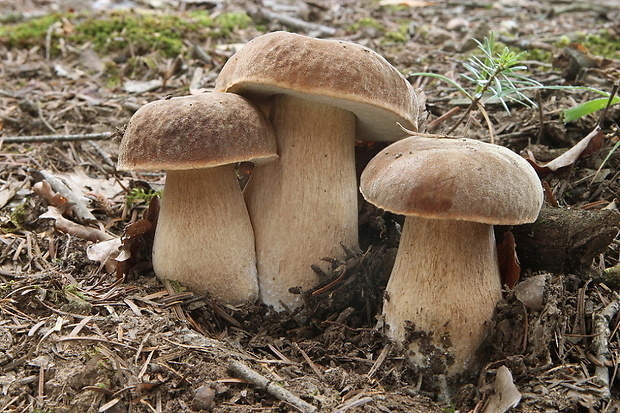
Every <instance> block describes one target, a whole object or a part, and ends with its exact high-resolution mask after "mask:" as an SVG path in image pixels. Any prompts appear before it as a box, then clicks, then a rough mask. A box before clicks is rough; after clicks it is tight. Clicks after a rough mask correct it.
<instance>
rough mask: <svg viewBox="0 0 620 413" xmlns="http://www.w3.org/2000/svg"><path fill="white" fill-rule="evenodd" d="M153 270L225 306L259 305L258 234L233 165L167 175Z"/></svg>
mask: <svg viewBox="0 0 620 413" xmlns="http://www.w3.org/2000/svg"><path fill="white" fill-rule="evenodd" d="M153 269H154V270H155V274H156V275H157V276H158V277H159V278H161V279H170V280H175V281H178V282H180V283H181V284H183V285H185V286H187V287H190V288H192V289H194V290H197V291H200V292H207V291H208V292H209V293H210V294H211V295H212V296H214V298H216V299H218V300H220V301H221V302H223V303H228V304H233V305H236V304H244V303H249V302H253V301H255V300H256V298H257V297H258V281H257V273H256V255H255V250H254V234H253V231H252V224H251V222H250V217H249V215H248V212H247V209H246V206H245V203H244V201H243V195H242V194H241V190H240V189H239V184H238V182H237V178H236V176H235V171H234V166H233V165H223V166H217V167H213V168H205V169H194V170H182V171H167V173H166V183H165V186H164V192H163V196H162V205H161V209H160V213H159V218H158V221H157V229H156V233H155V241H154V245H153Z"/></svg>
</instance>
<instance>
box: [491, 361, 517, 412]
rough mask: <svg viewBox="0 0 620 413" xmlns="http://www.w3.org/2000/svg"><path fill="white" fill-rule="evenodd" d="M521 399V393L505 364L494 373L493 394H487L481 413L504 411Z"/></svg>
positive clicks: (515, 405) (514, 405)
mask: <svg viewBox="0 0 620 413" xmlns="http://www.w3.org/2000/svg"><path fill="white" fill-rule="evenodd" d="M520 401H521V393H519V390H518V389H517V386H515V384H514V382H513V381H512V373H510V370H508V368H507V367H506V366H501V367H499V368H498V369H497V372H496V374H495V382H494V383H493V394H492V395H491V396H489V398H488V400H487V403H486V406H485V407H484V410H483V411H482V413H504V412H506V411H508V410H509V409H511V408H513V407H517V405H518V404H519V402H520Z"/></svg>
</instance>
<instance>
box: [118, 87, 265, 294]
mask: <svg viewBox="0 0 620 413" xmlns="http://www.w3.org/2000/svg"><path fill="white" fill-rule="evenodd" d="M276 157H277V155H276V142H275V137H274V134H273V129H272V128H271V126H270V124H269V122H268V121H267V120H266V119H265V117H264V115H263V114H262V112H261V111H260V110H259V109H258V108H257V107H256V106H254V105H253V104H252V103H250V102H249V101H247V100H246V99H245V98H243V97H240V96H238V95H235V94H232V93H205V94H201V95H196V96H185V97H178V98H172V99H166V100H159V101H155V102H151V103H149V104H147V105H144V106H143V107H141V108H140V109H139V110H138V111H137V112H136V113H135V114H134V115H133V116H132V118H131V119H130V121H129V124H128V126H127V129H126V131H125V134H124V136H123V139H122V141H121V146H120V154H119V158H118V169H119V170H125V171H135V170H165V171H166V182H165V185H164V191H163V194H162V205H161V209H160V215H159V218H158V223H157V229H156V232H155V239H154V243H153V244H154V245H153V268H154V270H155V274H156V275H157V276H158V277H159V278H160V279H170V280H176V281H178V282H180V283H181V284H183V285H186V286H188V287H190V288H192V289H195V290H197V291H199V292H203V293H209V294H211V295H212V296H213V297H214V298H216V299H218V300H219V301H220V302H222V303H228V304H244V303H249V302H253V301H255V300H256V298H257V297H258V280H257V270H256V254H255V245H254V233H253V230H252V224H251V222H250V218H249V215H248V212H247V208H246V206H245V203H244V200H243V195H242V193H241V190H240V188H239V184H238V181H237V178H236V174H235V170H234V164H235V163H237V162H242V161H252V162H257V163H264V162H267V161H270V160H273V159H275V158H276Z"/></svg>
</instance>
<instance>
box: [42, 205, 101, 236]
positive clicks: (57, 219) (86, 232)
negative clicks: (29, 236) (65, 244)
mask: <svg viewBox="0 0 620 413" xmlns="http://www.w3.org/2000/svg"><path fill="white" fill-rule="evenodd" d="M39 218H49V219H53V220H54V228H56V229H57V230H58V231H60V232H62V233H65V234H70V235H73V236H74V237H78V238H81V239H85V240H87V241H93V242H98V241H103V240H108V239H111V238H113V237H112V235H110V234H108V233H107V232H104V231H101V230H99V229H97V228H93V227H87V226H85V225H80V224H78V223H75V222H73V221H70V220H68V219H67V218H65V217H63V216H62V212H61V211H60V210H59V209H58V208H56V207H53V206H48V207H47V212H46V213H44V214H41V215H39Z"/></svg>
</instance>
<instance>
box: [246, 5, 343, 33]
mask: <svg viewBox="0 0 620 413" xmlns="http://www.w3.org/2000/svg"><path fill="white" fill-rule="evenodd" d="M248 13H249V14H250V16H251V17H252V18H253V19H255V20H269V21H271V20H275V21H278V22H280V23H281V24H283V25H284V26H287V27H289V28H291V29H296V30H303V31H305V32H308V33H312V34H313V36H316V37H323V36H334V35H335V34H336V29H334V28H333V27H328V26H324V25H322V24H316V23H310V22H307V21H304V20H301V19H298V18H296V17H292V16H288V15H286V14H279V13H274V12H272V11H269V10H265V9H264V8H263V9H260V10H259V9H258V8H255V9H251V10H248Z"/></svg>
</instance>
